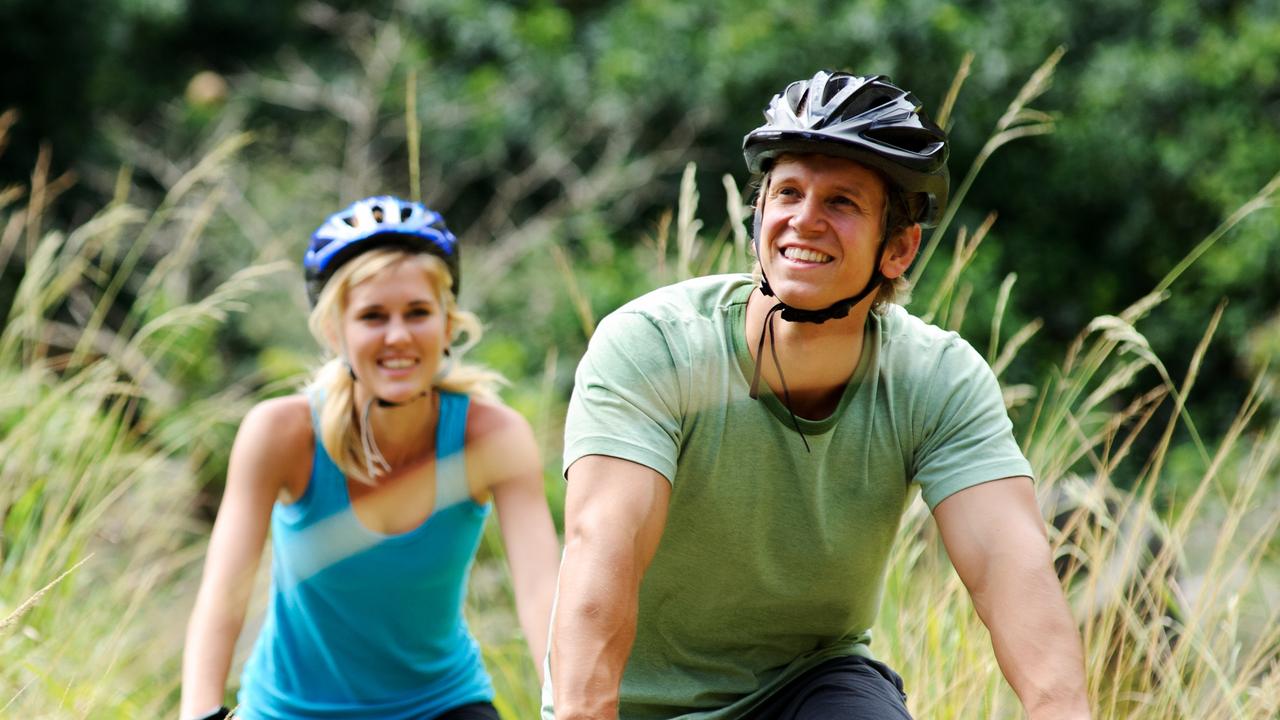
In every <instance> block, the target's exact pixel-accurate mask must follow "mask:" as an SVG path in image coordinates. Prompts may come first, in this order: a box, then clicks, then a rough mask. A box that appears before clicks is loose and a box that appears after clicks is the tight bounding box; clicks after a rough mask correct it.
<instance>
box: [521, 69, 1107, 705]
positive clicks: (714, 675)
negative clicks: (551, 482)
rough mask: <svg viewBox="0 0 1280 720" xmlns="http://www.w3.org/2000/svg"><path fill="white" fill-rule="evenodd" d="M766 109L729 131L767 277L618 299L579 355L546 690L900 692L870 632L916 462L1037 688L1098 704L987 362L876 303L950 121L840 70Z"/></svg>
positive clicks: (977, 586) (1027, 692) (994, 622)
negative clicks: (747, 184) (739, 144)
mask: <svg viewBox="0 0 1280 720" xmlns="http://www.w3.org/2000/svg"><path fill="white" fill-rule="evenodd" d="M765 118H766V123H765V125H764V126H762V127H760V128H757V129H756V130H754V131H752V132H751V133H750V134H749V135H747V137H746V139H745V141H744V151H745V154H746V159H747V164H748V166H749V167H750V169H751V170H752V171H753V172H755V173H761V174H762V177H761V180H760V192H759V193H758V196H757V198H756V203H755V222H754V225H755V237H754V243H755V250H756V255H757V257H758V259H759V271H758V281H757V280H756V279H753V278H752V277H750V276H747V275H735V276H718V277H708V278H698V279H695V280H691V281H687V282H684V283H680V284H678V285H674V286H671V287H668V288H664V289H662V290H658V291H656V292H654V293H650V294H649V295H647V296H645V297H642V298H640V299H638V300H636V301H633V302H632V303H629V304H628V305H626V306H624V307H622V308H621V309H619V310H618V311H617V312H615V313H613V314H612V315H610V316H609V317H608V318H606V319H605V321H604V322H602V323H601V325H600V328H599V330H598V331H597V332H596V334H595V336H594V337H593V338H592V341H591V346H590V348H589V349H588V351H587V354H586V355H585V356H584V358H583V360H582V363H581V365H580V366H579V368H578V375H577V382H576V387H575V389H574V396H573V400H572V402H571V404H570V409H569V415H568V420H567V425H566V430H565V467H566V468H567V470H566V475H567V478H568V496H567V500H566V508H565V511H566V525H567V528H566V532H567V537H566V548H565V554H564V559H563V563H562V565H561V571H560V581H559V595H558V607H557V609H556V611H555V613H554V618H553V622H552V643H551V651H550V655H549V663H550V671H551V672H550V674H549V678H550V687H549V688H548V689H547V691H546V692H544V695H545V696H546V697H544V706H545V707H544V717H547V718H550V717H555V718H558V720H579V719H580V718H593V719H599V718H609V719H612V718H622V719H623V720H648V719H651V718H652V719H657V718H664V719H665V718H698V719H700V720H713V719H715V720H718V719H721V718H725V719H728V718H766V719H770V720H771V719H774V718H777V719H779V720H784V719H791V718H797V719H799V718H805V719H815V720H816V719H819V718H821V719H822V720H829V719H832V718H909V717H910V715H909V714H908V712H907V709H906V705H905V699H906V696H905V695H904V694H903V692H902V685H901V679H900V678H899V677H898V676H897V675H896V674H895V673H894V672H893V671H892V670H890V669H889V668H888V667H887V666H885V665H884V664H882V663H880V662H878V661H876V660H874V659H873V656H872V653H871V650H870V649H869V647H868V643H869V642H870V630H869V628H870V627H871V625H872V624H873V622H874V619H875V614H876V610H877V606H878V604H879V599H880V594H881V590H882V586H883V581H884V576H885V571H886V567H885V566H886V562H887V558H888V556H889V551H890V546H891V544H892V541H893V538H894V536H895V533H896V531H897V529H898V525H899V522H900V519H901V516H902V513H903V511H904V510H905V509H906V507H907V505H908V503H909V501H910V500H911V498H912V496H913V494H914V492H915V491H916V489H917V488H918V489H919V490H920V491H921V492H922V493H923V496H924V500H925V501H926V503H928V505H929V507H930V509H931V510H932V512H933V515H934V517H935V519H936V522H937V524H938V527H939V529H940V531H941V536H942V538H943V542H944V544H945V545H946V548H947V551H948V553H949V554H950V556H951V559H952V562H953V564H954V566H955V567H956V570H957V572H958V573H959V574H960V577H961V579H962V580H963V581H964V583H965V585H966V587H967V588H968V589H969V592H970V594H971V596H972V598H973V601H974V605H975V607H976V608H977V610H978V613H979V615H980V616H981V618H982V620H983V621H984V622H985V623H986V625H987V627H988V628H989V629H990V631H991V638H992V644H993V646H994V649H995V653H996V658H997V660H998V661H999V664H1000V667H1001V669H1002V671H1003V672H1004V675H1005V677H1006V678H1007V679H1008V681H1009V683H1010V684H1011V685H1012V686H1013V688H1014V690H1015V691H1016V692H1017V694H1018V697H1019V698H1020V699H1021V701H1022V703H1023V705H1024V707H1025V708H1026V710H1027V713H1028V715H1029V716H1030V717H1031V718H1033V720H1041V719H1048V718H1087V717H1088V716H1089V710H1088V707H1087V702H1086V698H1085V682H1084V668H1083V665H1084V663H1083V657H1082V652H1081V647H1080V640H1079V635H1078V632H1077V630H1076V628H1075V625H1074V623H1073V621H1072V618H1071V615H1070V613H1069V611H1068V608H1067V605H1066V602H1065V599H1064V598H1063V595H1062V591H1061V588H1060V586H1059V585H1058V581H1057V578H1056V576H1055V575H1054V573H1053V568H1052V565H1051V562H1050V551H1049V546H1048V542H1047V539H1046V535H1045V531H1044V525H1043V522H1042V520H1041V517H1040V514H1039V510H1038V508H1037V506H1036V500H1035V495H1034V492H1033V489H1032V485H1031V480H1030V477H1029V476H1030V474H1031V468H1030V467H1029V465H1028V463H1027V461H1026V460H1025V459H1024V458H1023V456H1022V454H1021V453H1020V451H1019V450H1018V447H1017V445H1016V443H1015V442H1014V439H1013V436H1012V430H1011V424H1010V422H1009V419H1008V417H1007V415H1006V413H1005V410H1004V406H1003V403H1002V401H1001V395H1000V391H999V387H998V386H997V383H996V380H995V377H994V376H993V374H992V373H991V371H990V369H989V368H988V367H987V365H986V363H985V362H984V361H983V360H982V358H981V357H980V356H979V355H978V354H977V353H976V352H974V351H973V349H972V348H970V347H969V346H968V345H967V344H966V343H965V342H964V341H963V340H961V339H960V338H959V337H958V336H957V335H955V334H954V333H948V332H943V331H941V330H939V329H937V328H935V327H932V326H929V325H926V324H925V323H923V322H922V321H920V320H918V319H916V318H914V317H912V316H911V315H909V314H907V312H906V311H905V310H904V309H903V308H902V307H901V306H899V305H896V304H893V303H892V302H889V301H890V300H892V299H893V298H894V297H896V296H897V294H898V293H899V292H901V291H902V290H904V289H905V288H904V287H903V284H904V281H902V280H901V278H902V276H903V273H904V272H905V271H906V270H907V268H908V267H909V266H910V264H911V261H912V259H913V258H914V257H915V255H916V252H917V250H918V248H919V245H920V226H921V223H925V224H930V223H934V222H936V221H937V219H938V218H939V217H940V216H941V213H942V211H943V209H944V207H945V204H946V198H947V187H948V186H947V172H946V157H947V145H946V135H945V133H944V132H943V131H942V130H941V129H940V128H939V127H938V126H937V125H935V124H934V123H933V122H932V121H931V120H929V118H928V117H926V116H925V115H924V114H923V113H922V112H921V111H920V109H919V103H918V102H917V101H916V99H915V97H914V96H912V95H911V94H909V93H907V92H905V91H903V90H901V89H899V88H897V87H895V86H894V85H893V84H892V83H891V82H890V81H889V80H888V79H887V78H884V77H858V76H853V75H848V74H845V73H828V72H819V73H817V74H816V75H814V76H813V78H812V79H810V80H807V81H801V82H796V83H792V84H791V85H790V86H788V87H787V88H786V89H785V90H784V91H783V92H782V93H781V94H779V95H778V96H776V97H775V98H774V99H773V101H772V103H771V104H770V106H769V108H768V110H766V112H765ZM766 346H767V348H766ZM552 700H554V709H553V708H552V702H551V701H552Z"/></svg>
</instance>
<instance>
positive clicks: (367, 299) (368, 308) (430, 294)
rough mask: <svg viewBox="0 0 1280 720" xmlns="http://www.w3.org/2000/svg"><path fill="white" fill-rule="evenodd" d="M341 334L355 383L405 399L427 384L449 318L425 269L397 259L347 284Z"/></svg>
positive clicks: (393, 398) (397, 399)
mask: <svg viewBox="0 0 1280 720" xmlns="http://www.w3.org/2000/svg"><path fill="white" fill-rule="evenodd" d="M342 333H343V337H344V339H345V340H346V353H347V359H348V361H349V362H350V363H351V367H352V369H353V370H354V371H355V374H356V378H357V381H358V383H359V384H360V385H362V386H363V387H364V389H365V390H367V391H370V392H371V393H372V394H373V396H374V397H377V398H379V399H382V400H386V401H389V402H393V403H395V402H406V401H408V400H412V399H413V398H415V397H417V396H419V395H420V394H422V393H423V392H425V391H427V390H428V389H430V387H431V384H432V380H433V379H434V378H435V375H436V371H437V370H438V369H439V368H440V362H441V358H442V355H443V353H444V349H445V348H446V347H448V341H449V323H448V319H447V315H446V312H445V307H444V305H443V303H442V302H441V299H440V293H438V292H437V291H436V287H435V285H434V283H433V282H432V280H431V278H430V276H428V275H427V273H426V271H425V270H423V269H422V268H421V267H420V266H418V265H416V264H415V263H413V262H398V263H396V264H394V265H392V266H390V267H388V268H386V269H385V270H382V271H381V272H379V273H378V274H376V275H374V276H373V277H371V278H369V279H368V280H365V281H364V282H361V283H359V284H358V285H355V286H353V287H352V288H351V290H350V292H349V294H348V296H347V306H346V309H345V310H344V311H343V313H342Z"/></svg>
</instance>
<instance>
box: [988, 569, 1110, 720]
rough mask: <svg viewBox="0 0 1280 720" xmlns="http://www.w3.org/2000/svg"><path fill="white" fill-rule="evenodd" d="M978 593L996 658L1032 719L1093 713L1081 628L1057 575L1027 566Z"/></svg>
mask: <svg viewBox="0 0 1280 720" xmlns="http://www.w3.org/2000/svg"><path fill="white" fill-rule="evenodd" d="M1005 577H1009V578H1017V580H1016V581H1009V582H1004V583H1000V584H999V585H998V586H996V587H991V588H989V589H988V590H987V592H985V593H983V595H984V596H985V597H982V598H979V597H975V598H974V600H975V603H976V605H977V606H978V610H979V614H980V615H981V616H982V619H983V621H984V622H985V623H986V625H987V627H988V628H989V629H990V630H991V642H992V646H993V647H994V649H995V653H996V660H997V661H998V662H999V663H1000V669H1001V671H1002V672H1003V673H1004V676H1005V678H1006V679H1007V680H1008V681H1009V684H1010V685H1011V686H1013V690H1014V692H1016V693H1017V694H1018V699H1019V700H1021V701H1022V705H1023V707H1024V708H1026V711H1027V715H1028V717H1029V718H1031V720H1082V719H1087V718H1089V717H1090V714H1089V701H1088V693H1087V687H1086V684H1085V672H1084V653H1083V649H1082V647H1081V644H1080V633H1079V631H1078V630H1077V628H1076V625H1075V621H1074V619H1073V618H1072V617H1071V611H1070V608H1068V606H1067V603H1066V598H1065V597H1063V594H1062V588H1061V586H1060V585H1059V584H1058V579H1057V576H1055V575H1054V574H1053V572H1052V571H1051V570H1049V569H1048V568H1047V567H1045V568H1040V567H1036V568H1034V569H1024V571H1022V572H1019V573H1016V574H1015V573H1008V574H1005Z"/></svg>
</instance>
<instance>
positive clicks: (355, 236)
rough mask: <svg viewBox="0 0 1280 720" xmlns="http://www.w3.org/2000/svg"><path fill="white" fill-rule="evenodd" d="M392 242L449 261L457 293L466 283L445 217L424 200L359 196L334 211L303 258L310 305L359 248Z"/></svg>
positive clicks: (454, 238)
mask: <svg viewBox="0 0 1280 720" xmlns="http://www.w3.org/2000/svg"><path fill="white" fill-rule="evenodd" d="M389 246H390V247H402V248H404V249H406V250H409V251H411V252H425V253H431V254H433V255H436V256H438V257H439V258H440V259H442V260H444V262H445V265H446V266H447V267H448V268H449V275H450V276H451V277H452V278H453V285H452V288H451V289H452V290H453V294H454V297H457V295H458V288H459V287H460V286H461V277H460V275H459V265H458V239H457V238H456V237H454V235H453V233H451V232H449V228H447V227H445V224H444V218H443V217H441V215H440V213H438V212H436V211H435V210H432V209H430V208H428V207H427V206H425V205H423V204H422V203H418V202H411V201H408V200H401V199H400V198H397V197H393V196H391V195H378V196H375V197H370V198H365V199H364V200H357V201H356V202H354V203H352V204H351V206H350V207H347V208H346V209H343V210H340V211H338V212H336V213H334V214H332V215H330V216H329V219H328V220H325V221H324V224H323V225H321V226H320V227H319V228H317V229H316V231H315V232H314V233H312V234H311V242H310V244H308V246H307V254H306V255H304V256H303V258H302V267H303V270H304V272H305V274H306V279H307V298H308V299H309V300H310V301H311V305H312V306H315V304H316V300H317V299H318V298H319V297H320V291H321V290H323V289H324V284H325V283H326V282H328V281H329V278H331V277H333V273H334V272H336V271H337V270H338V268H340V267H342V265H343V264H344V263H346V262H347V261H348V260H350V259H352V258H354V257H356V256H357V255H359V254H360V253H363V252H367V251H369V250H373V249H375V248H380V247H389Z"/></svg>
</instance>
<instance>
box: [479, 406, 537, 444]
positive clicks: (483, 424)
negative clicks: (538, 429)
mask: <svg viewBox="0 0 1280 720" xmlns="http://www.w3.org/2000/svg"><path fill="white" fill-rule="evenodd" d="M526 432H527V433H529V434H530V435H532V433H533V430H532V428H530V426H529V421H528V420H525V418H524V416H523V415H521V414H520V413H518V412H516V411H515V410H514V409H513V408H511V407H510V406H508V405H507V404H506V403H504V402H502V401H501V400H498V399H496V398H484V397H475V396H472V398H471V402H470V409H468V411H467V444H468V445H470V444H471V443H472V442H473V441H476V440H481V439H483V438H486V437H489V436H493V435H495V434H496V435H510V434H512V433H515V434H521V433H526Z"/></svg>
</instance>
